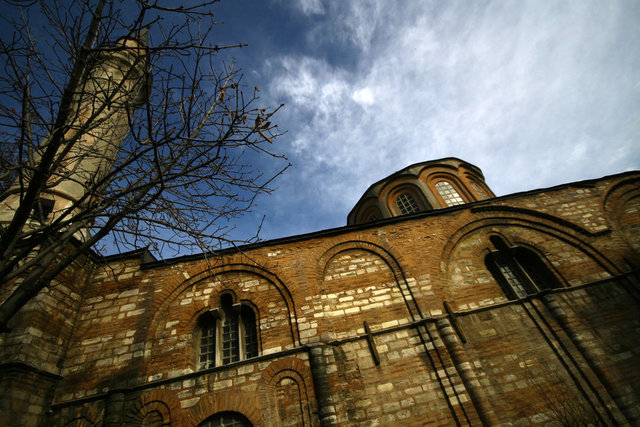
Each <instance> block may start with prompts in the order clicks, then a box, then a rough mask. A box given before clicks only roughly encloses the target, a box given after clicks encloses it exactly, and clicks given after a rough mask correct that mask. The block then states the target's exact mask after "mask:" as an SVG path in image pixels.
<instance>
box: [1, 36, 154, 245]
mask: <svg viewBox="0 0 640 427" xmlns="http://www.w3.org/2000/svg"><path fill="white" fill-rule="evenodd" d="M147 38H148V30H147V29H146V28H145V29H143V30H141V31H140V32H138V33H137V34H135V35H134V36H127V37H122V38H120V39H118V40H117V41H116V43H115V45H114V46H112V47H100V48H97V49H95V50H93V51H91V52H90V53H89V54H88V57H87V58H86V64H87V71H86V72H85V78H83V79H82V80H81V82H80V83H79V84H78V87H76V88H74V99H73V104H72V106H71V108H70V109H69V110H70V111H71V114H70V118H69V119H68V120H67V125H66V128H67V130H66V132H65V133H64V141H63V143H62V144H61V146H60V148H59V150H58V152H57V155H56V161H55V162H54V166H53V167H52V170H51V173H50V176H49V178H48V180H47V183H46V186H45V187H44V188H43V189H42V190H41V192H40V198H39V200H38V201H37V203H36V206H35V207H34V209H33V211H32V216H31V219H30V220H29V222H28V224H31V226H32V227H36V226H38V225H39V224H41V223H51V222H52V221H55V220H57V219H60V218H62V219H63V220H64V221H68V220H69V219H71V218H72V217H73V215H75V214H76V213H77V212H78V211H79V210H81V209H82V208H83V207H84V206H86V204H87V203H91V202H92V201H93V200H95V197H96V196H98V197H99V191H100V190H101V189H100V184H99V183H100V182H101V180H102V179H103V178H104V177H105V175H106V174H107V173H108V172H109V171H110V170H111V168H112V167H113V164H114V162H115V160H116V158H117V155H118V152H119V150H120V146H121V144H122V141H123V140H124V138H125V137H126V135H127V133H128V131H129V122H130V120H129V119H130V115H131V114H132V112H133V111H134V110H135V109H136V108H138V107H139V106H140V105H142V104H143V103H144V102H145V100H146V99H147V96H148V92H149V87H148V86H149V78H148V60H147V49H146V47H147ZM48 143H49V141H48V139H47V138H45V140H44V141H43V142H42V143H41V144H40V147H39V148H38V149H37V150H36V153H35V155H34V159H35V162H34V163H35V165H37V164H38V162H39V161H40V157H39V153H41V152H43V151H44V150H45V149H46V146H47V144H48ZM29 178H30V173H29V172H28V171H24V173H23V179H24V180H25V181H26V185H28V184H29ZM26 185H25V184H24V183H23V185H22V186H20V185H18V183H16V184H15V185H14V186H12V187H11V188H10V189H9V190H8V191H7V192H6V193H5V195H4V197H3V199H4V200H2V201H1V202H0V223H5V224H6V223H9V222H10V221H11V219H12V218H13V215H14V214H15V212H16V209H17V207H18V206H19V204H20V201H21V191H23V189H24V188H26ZM87 233H88V230H86V229H85V230H82V231H80V232H79V233H76V237H77V238H79V239H81V240H84V239H85V238H86V237H87V236H88V234H87Z"/></svg>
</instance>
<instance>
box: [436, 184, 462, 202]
mask: <svg viewBox="0 0 640 427" xmlns="http://www.w3.org/2000/svg"><path fill="white" fill-rule="evenodd" d="M436 190H438V193H440V196H442V198H443V199H444V202H445V203H446V204H447V206H455V205H464V200H463V199H462V196H460V193H458V191H457V190H456V189H455V188H454V187H453V185H451V183H450V182H449V181H438V182H436Z"/></svg>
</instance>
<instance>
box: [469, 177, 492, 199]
mask: <svg viewBox="0 0 640 427" xmlns="http://www.w3.org/2000/svg"><path fill="white" fill-rule="evenodd" d="M471 186H472V187H473V189H474V190H476V193H478V195H479V196H480V197H481V198H483V199H488V198H489V196H487V193H485V192H484V190H483V189H482V187H480V185H478V184H477V183H476V182H475V181H471Z"/></svg>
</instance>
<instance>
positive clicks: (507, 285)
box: [485, 236, 562, 299]
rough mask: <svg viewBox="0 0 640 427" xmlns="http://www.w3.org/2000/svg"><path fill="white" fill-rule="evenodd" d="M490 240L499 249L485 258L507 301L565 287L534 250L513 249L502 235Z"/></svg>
mask: <svg viewBox="0 0 640 427" xmlns="http://www.w3.org/2000/svg"><path fill="white" fill-rule="evenodd" d="M489 240H490V241H491V243H492V244H493V246H494V247H495V250H494V251H492V252H491V253H489V254H488V255H487V256H486V257H485V265H486V266H487V269H488V270H489V272H491V274H492V275H493V277H494V279H495V280H496V282H498V284H499V285H500V287H501V288H502V291H503V292H504V294H505V295H506V296H507V298H509V299H518V298H524V297H526V296H527V295H530V294H535V293H537V292H540V291H542V290H544V289H554V288H560V287H562V285H561V284H560V282H559V281H558V279H557V278H556V276H555V275H554V274H553V273H552V272H551V270H549V267H547V265H546V264H545V263H544V262H543V261H542V260H541V259H540V257H539V256H538V255H537V254H536V253H535V252H534V251H532V250H531V249H527V248H523V247H519V246H514V247H509V246H507V244H506V243H505V241H504V240H503V239H501V238H500V237H498V236H492V237H490V238H489Z"/></svg>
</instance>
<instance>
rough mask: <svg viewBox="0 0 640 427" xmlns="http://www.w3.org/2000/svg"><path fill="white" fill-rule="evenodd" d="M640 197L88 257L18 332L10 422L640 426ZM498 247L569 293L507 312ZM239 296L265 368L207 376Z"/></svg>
mask: <svg viewBox="0 0 640 427" xmlns="http://www.w3.org/2000/svg"><path fill="white" fill-rule="evenodd" d="M639 182H640V173H624V174H620V175H616V176H611V177H606V178H602V179H598V180H592V181H585V182H580V183H575V184H567V185H562V186H559V187H555V188H551V189H547V190H537V191H531V192H527V193H521V194H515V195H511V196H505V197H499V198H493V199H488V200H481V201H475V202H471V203H467V204H464V205H460V206H454V207H450V208H445V209H438V210H431V211H427V212H420V213H417V214H413V215H409V216H403V217H395V218H390V219H385V220H382V221H376V222H373V223H368V224H357V225H350V226H347V227H343V228H338V229H332V230H325V231H320V232H317V233H312V234H308V235H302V236H294V237H290V238H284V239H278V240H273V241H268V242H262V243H259V244H255V245H251V246H246V247H243V248H241V250H237V251H235V250H234V251H226V252H221V253H219V254H215V256H211V255H209V256H191V257H184V258H177V259H171V260H165V261H154V260H150V259H149V258H148V256H147V255H145V254H144V253H143V252H133V253H128V254H122V255H119V256H112V257H109V258H107V259H106V260H104V259H98V258H97V257H95V256H89V255H88V256H87V258H86V259H84V260H79V262H78V263H77V264H76V265H74V267H73V268H72V269H70V270H69V271H67V272H66V273H65V274H64V275H63V276H61V277H60V279H59V280H58V281H56V282H55V283H52V284H51V286H50V287H49V288H48V289H46V290H45V291H43V292H42V293H41V294H40V295H39V296H38V297H37V298H36V299H34V300H33V301H31V302H30V303H29V304H28V305H27V306H26V307H25V308H24V309H23V310H22V311H21V312H20V313H19V314H18V316H16V318H15V319H14V320H13V323H12V324H11V325H10V326H11V327H12V329H11V331H10V332H8V333H4V334H2V335H3V336H2V338H1V340H2V341H1V343H2V345H1V359H0V360H1V362H2V364H1V365H0V372H1V375H2V376H1V379H0V412H1V415H0V424H2V425H12V426H13V425H28V426H31V425H60V426H63V425H65V426H66V425H77V426H80V425H82V426H88V425H106V426H116V425H127V426H128V425H184V426H190V425H193V426H195V425H198V424H199V423H201V422H202V421H203V420H205V419H207V418H208V417H210V416H211V415H214V414H216V413H237V414H242V416H244V417H245V418H246V420H248V421H250V422H251V423H252V424H253V425H256V426H263V425H264V426H282V425H283V426H289V425H354V426H355V425H357V426H360V425H363V426H373V425H407V426H410V425H433V426H439V425H441V426H445V425H446V426H449V425H505V426H507V425H518V426H524V425H549V424H553V423H556V424H557V425H561V424H562V423H564V422H568V421H574V422H577V423H578V424H580V423H584V424H588V423H593V424H594V425H639V424H640V315H639V308H640V289H639V285H638V280H639V278H638V272H637V270H636V266H638V265H640V233H639V231H640V186H639V185H638V183H639ZM491 236H500V238H501V239H503V240H504V241H505V242H507V243H508V244H509V245H510V246H518V247H526V248H529V249H530V250H531V251H535V253H538V254H540V257H541V258H542V259H543V260H544V262H545V263H547V265H548V266H549V269H550V271H551V272H552V273H553V274H554V275H555V276H556V277H557V279H558V282H559V283H560V285H561V286H559V287H556V288H554V289H548V290H544V291H542V292H535V293H530V294H529V295H527V296H526V297H523V298H520V299H512V300H510V299H508V298H507V297H506V295H505V293H504V291H503V288H501V286H499V284H498V282H497V281H496V278H495V277H494V276H493V275H492V274H491V272H490V271H489V269H488V268H487V265H486V262H485V259H486V256H487V254H488V253H489V252H491V251H492V250H493V246H492V245H491V242H490V240H489V239H490V237H491ZM105 261H106V262H105ZM222 295H231V297H232V299H233V302H234V304H236V305H238V304H244V305H247V306H250V307H251V308H252V310H253V312H254V313H255V316H256V323H257V333H258V348H259V351H258V356H257V357H251V358H248V359H246V358H245V359H244V360H242V357H241V360H239V361H237V362H233V363H229V364H226V365H221V366H220V365H218V366H215V367H211V368H208V369H203V370H199V363H198V357H199V355H198V352H199V351H200V343H199V341H198V328H199V326H198V325H199V323H198V321H199V320H198V319H200V318H201V316H202V315H203V314H204V313H207V312H210V311H211V310H213V309H215V308H218V307H220V304H221V302H220V299H221V296H222ZM3 297H6V295H4V294H3ZM445 302H446V304H445ZM598 423H599V424H598Z"/></svg>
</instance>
